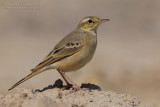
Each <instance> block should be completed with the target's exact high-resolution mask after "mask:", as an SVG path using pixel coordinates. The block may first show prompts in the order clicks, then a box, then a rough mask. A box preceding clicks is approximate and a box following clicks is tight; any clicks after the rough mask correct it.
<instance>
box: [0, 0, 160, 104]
mask: <svg viewBox="0 0 160 107" xmlns="http://www.w3.org/2000/svg"><path fill="white" fill-rule="evenodd" d="M159 11H160V1H159V0H132V1H131V0H99V1H97V0H81V1H80V0H79V1H77V0H0V93H2V94H4V95H5V94H7V93H8V91H7V90H8V88H10V87H11V86H12V85H13V84H14V83H16V82H17V81H19V80H20V79H22V78H23V77H24V76H26V75H28V74H29V73H30V69H32V68H33V67H35V66H36V65H37V64H38V63H39V62H40V61H42V59H43V58H44V57H45V56H46V55H47V54H48V53H49V52H50V51H51V50H52V49H53V47H54V46H55V45H56V44H57V43H58V41H59V40H61V39H62V38H63V37H64V36H66V35H67V34H68V33H69V32H71V31H72V30H73V29H75V28H76V26H77V24H78V23H79V21H80V20H81V19H82V18H84V17H86V16H97V17H100V18H109V19H110V21H109V22H107V23H105V24H103V25H101V26H100V28H99V29H98V47H97V50H96V53H95V55H94V58H93V60H92V61H91V62H90V63H89V64H88V65H86V66H85V67H83V68H82V69H80V70H78V71H77V72H70V73H68V75H69V76H70V77H72V79H73V80H74V81H75V82H76V83H77V84H79V85H80V84H81V83H88V82H89V83H94V84H97V85H99V86H101V87H102V88H103V89H104V90H112V91H116V92H118V93H127V94H132V95H135V96H139V98H140V99H142V101H143V102H144V103H146V104H150V105H154V106H155V107H156V106H158V105H159V106H160V103H159V99H160V12H159ZM59 78H61V76H60V75H59V74H58V72H57V71H56V70H50V71H47V72H43V73H41V74H39V75H37V76H35V77H34V78H32V79H30V80H28V81H26V82H25V83H23V84H22V85H20V86H19V87H25V88H33V89H38V88H39V89H41V88H43V87H45V86H48V85H50V84H53V83H54V82H55V80H57V79H59Z"/></svg>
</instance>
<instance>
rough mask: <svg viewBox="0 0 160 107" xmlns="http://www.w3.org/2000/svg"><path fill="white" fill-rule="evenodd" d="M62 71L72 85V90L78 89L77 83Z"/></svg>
mask: <svg viewBox="0 0 160 107" xmlns="http://www.w3.org/2000/svg"><path fill="white" fill-rule="evenodd" d="M62 73H63V75H64V77H65V78H66V79H67V80H68V81H69V82H70V83H71V84H72V85H73V88H74V90H76V91H77V90H80V89H81V88H80V87H79V86H78V85H76V84H75V83H74V82H73V81H72V80H71V79H70V78H69V77H68V76H67V75H66V74H65V73H64V72H62Z"/></svg>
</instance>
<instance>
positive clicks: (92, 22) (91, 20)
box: [77, 16, 109, 31]
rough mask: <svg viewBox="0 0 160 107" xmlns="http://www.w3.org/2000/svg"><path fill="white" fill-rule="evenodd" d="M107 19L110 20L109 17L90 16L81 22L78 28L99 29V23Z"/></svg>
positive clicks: (86, 29)
mask: <svg viewBox="0 0 160 107" xmlns="http://www.w3.org/2000/svg"><path fill="white" fill-rule="evenodd" d="M107 21H109V19H100V18H98V17H95V16H88V17H85V18H83V19H82V20H81V21H80V22H79V24H78V27H77V28H79V29H82V30H85V31H97V28H98V27H99V25H100V24H102V23H104V22H107Z"/></svg>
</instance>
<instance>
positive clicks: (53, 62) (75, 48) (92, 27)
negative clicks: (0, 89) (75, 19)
mask: <svg viewBox="0 0 160 107" xmlns="http://www.w3.org/2000/svg"><path fill="white" fill-rule="evenodd" d="M108 21H109V19H101V18H98V17H96V16H87V17H85V18H83V19H82V20H81V21H80V22H79V24H78V26H77V27H76V28H75V29H74V30H73V31H72V32H71V33H69V34H68V35H67V36H65V37H64V38H63V39H62V40H61V41H60V42H59V43H58V44H57V45H56V46H55V47H54V48H53V50H52V51H51V52H50V53H49V54H48V55H47V56H46V57H45V58H44V59H43V60H42V62H40V63H39V64H38V65H37V66H36V67H35V68H33V69H31V73H30V74H29V75H27V76H26V77H24V78H23V79H21V80H20V81H18V82H17V83H16V84H14V85H13V86H12V87H11V88H9V89H8V90H12V89H13V88H15V87H16V86H18V85H20V84H21V83H23V82H24V81H26V80H28V79H30V78H31V77H33V76H35V75H37V74H39V73H41V72H43V71H46V70H49V69H56V70H57V71H58V72H59V73H60V75H61V76H62V78H63V79H64V81H65V82H66V84H67V86H69V85H72V86H73V89H75V90H79V89H80V87H79V86H78V85H76V84H75V83H74V82H73V81H72V80H71V79H70V78H69V77H68V76H67V75H66V72H70V71H77V70H78V69H80V68H82V67H83V66H84V65H86V64H87V63H88V62H89V61H90V60H91V59H92V57H93V55H94V53H95V50H96V47H97V29H98V27H99V26H100V25H101V24H102V23H104V22H108Z"/></svg>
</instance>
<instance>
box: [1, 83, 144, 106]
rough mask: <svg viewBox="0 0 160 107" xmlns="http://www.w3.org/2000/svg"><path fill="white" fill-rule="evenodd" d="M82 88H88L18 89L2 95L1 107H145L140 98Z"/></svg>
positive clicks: (98, 89) (93, 87) (52, 86)
mask: <svg viewBox="0 0 160 107" xmlns="http://www.w3.org/2000/svg"><path fill="white" fill-rule="evenodd" d="M82 86H85V87H87V86H88V88H82V89H81V90H79V91H74V90H73V89H72V88H70V89H69V90H66V89H64V87H65V86H63V85H56V84H54V85H50V86H48V87H45V88H44V89H42V90H36V91H33V90H31V89H25V88H18V89H16V90H15V91H14V92H13V93H11V94H8V95H6V96H3V95H1V94H0V107H145V105H144V104H142V103H141V101H140V99H139V98H138V97H135V96H131V95H128V94H118V93H116V92H112V91H104V90H103V91H102V90H100V88H99V87H98V86H95V85H93V84H83V85H82ZM89 88H90V89H89Z"/></svg>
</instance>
